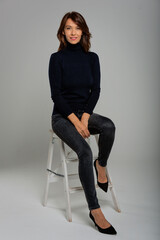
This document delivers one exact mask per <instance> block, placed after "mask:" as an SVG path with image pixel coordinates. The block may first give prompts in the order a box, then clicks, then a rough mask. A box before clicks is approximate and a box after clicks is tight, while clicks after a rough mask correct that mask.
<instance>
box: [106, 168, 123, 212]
mask: <svg viewBox="0 0 160 240" xmlns="http://www.w3.org/2000/svg"><path fill="white" fill-rule="evenodd" d="M106 175H107V178H108V182H109V183H110V184H109V188H110V191H111V196H112V200H113V202H114V206H115V210H116V211H117V212H121V210H120V207H119V203H118V201H117V197H116V192H115V189H114V186H113V184H112V179H111V176H110V174H109V171H108V168H107V166H106Z"/></svg>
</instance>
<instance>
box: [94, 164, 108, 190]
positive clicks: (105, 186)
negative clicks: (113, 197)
mask: <svg viewBox="0 0 160 240" xmlns="http://www.w3.org/2000/svg"><path fill="white" fill-rule="evenodd" d="M97 160H98V159H96V160H95V161H94V168H95V171H96V175H97V184H98V186H99V187H100V188H101V189H102V190H103V191H104V192H107V191H108V181H107V182H106V183H100V182H98V171H97V168H96V161H97Z"/></svg>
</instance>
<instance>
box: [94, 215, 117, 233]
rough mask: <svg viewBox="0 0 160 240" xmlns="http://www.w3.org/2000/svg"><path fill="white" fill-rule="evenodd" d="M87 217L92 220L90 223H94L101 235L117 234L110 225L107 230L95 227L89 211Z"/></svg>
mask: <svg viewBox="0 0 160 240" xmlns="http://www.w3.org/2000/svg"><path fill="white" fill-rule="evenodd" d="M89 217H90V218H91V219H92V221H93V222H94V224H95V226H96V227H98V231H99V232H101V233H105V234H112V235H113V234H117V232H116V230H115V229H114V227H113V226H112V225H111V226H110V227H108V228H101V227H100V226H98V225H97V223H96V222H95V220H94V217H93V215H92V214H91V211H90V212H89Z"/></svg>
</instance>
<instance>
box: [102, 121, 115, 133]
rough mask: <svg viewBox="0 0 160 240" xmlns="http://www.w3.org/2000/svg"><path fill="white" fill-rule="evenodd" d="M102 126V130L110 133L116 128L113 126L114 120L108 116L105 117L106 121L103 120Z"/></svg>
mask: <svg viewBox="0 0 160 240" xmlns="http://www.w3.org/2000/svg"><path fill="white" fill-rule="evenodd" d="M102 128H103V130H106V131H108V132H112V133H114V132H115V130H116V126H115V124H114V122H113V121H112V120H111V119H109V118H106V121H104V123H103V126H102Z"/></svg>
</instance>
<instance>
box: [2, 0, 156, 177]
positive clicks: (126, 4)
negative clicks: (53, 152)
mask: <svg viewBox="0 0 160 240" xmlns="http://www.w3.org/2000/svg"><path fill="white" fill-rule="evenodd" d="M159 7H160V1H158V0H134V1H132V0H117V1H116V0H112V1H110V0H101V1H97V0H85V1H73V0H72V1H71V0H69V1H62V0H52V1H51V0H34V1H31V0H28V1H25V0H21V1H19V0H5V1H3V0H1V1H0V26H1V28H0V35H1V37H0V39H1V43H0V53H1V54H0V64H1V71H0V107H1V108H0V115H1V117H0V122H1V124H0V165H1V170H2V171H9V170H14V169H15V168H16V169H18V168H22V169H25V168H27V167H31V168H32V167H33V168H35V169H36V167H39V168H41V165H43V167H44V166H45V164H46V158H47V151H48V143H49V128H51V113H52V107H53V102H52V99H51V94H50V86H49V80H48V63H49V58H50V55H51V53H52V52H55V51H57V49H58V45H59V42H58V40H57V37H56V33H57V29H58V27H59V24H60V21H61V18H62V17H63V15H64V14H65V13H66V12H68V11H78V12H80V13H81V14H82V15H83V16H84V18H85V19H86V22H87V24H88V26H89V29H90V32H91V33H92V36H93V37H92V38H91V44H92V47H91V51H94V52H96V53H97V54H98V55H99V58H100V64H101V95H100V99H99V102H98V104H97V106H96V108H95V112H97V113H99V114H102V115H104V116H107V117H109V118H111V119H112V120H113V121H114V123H115V125H116V139H115V144H114V147H113V151H112V154H111V156H110V163H111V162H114V163H115V165H116V164H117V166H120V165H124V164H128V166H133V165H134V166H136V167H137V169H138V168H139V167H141V168H142V171H143V169H144V168H143V167H142V166H144V167H146V166H147V164H149V163H150V162H152V163H153V164H152V168H151V172H152V173H154V175H155V176H158V174H157V173H158V170H157V169H158V167H159V162H158V161H159V140H160V139H159V129H160V128H159V123H160V110H159V91H160V89H159V86H160V83H159V76H160V74H159V73H160V67H159V63H160V59H159V58H160V49H159V42H160V32H159V31H160V28H159V20H160V15H159V12H160V8H159ZM134 169H135V168H134ZM130 170H131V169H130ZM130 170H129V171H130ZM151 172H150V173H151ZM156 174H157V175H156Z"/></svg>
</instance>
